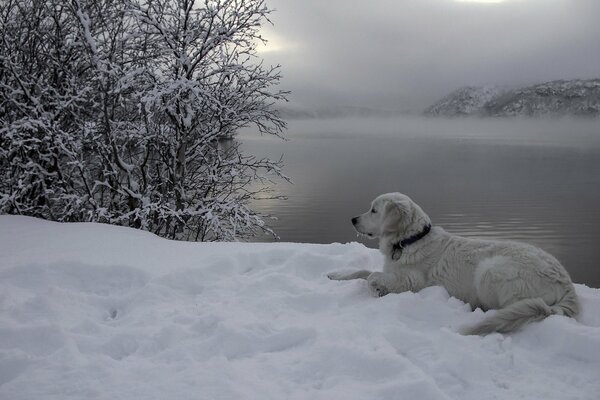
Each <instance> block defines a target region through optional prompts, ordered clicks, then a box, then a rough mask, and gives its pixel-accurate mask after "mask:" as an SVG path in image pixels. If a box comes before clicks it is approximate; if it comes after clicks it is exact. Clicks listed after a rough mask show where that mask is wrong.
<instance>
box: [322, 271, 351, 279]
mask: <svg viewBox="0 0 600 400" xmlns="http://www.w3.org/2000/svg"><path fill="white" fill-rule="evenodd" d="M346 275H347V273H344V272H337V271H334V272H330V273H328V274H327V277H328V278H329V279H331V280H332V281H343V280H345V278H346Z"/></svg>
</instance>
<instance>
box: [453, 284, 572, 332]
mask: <svg viewBox="0 0 600 400" xmlns="http://www.w3.org/2000/svg"><path fill="white" fill-rule="evenodd" d="M578 313H579V300H578V299H577V294H576V293H575V288H574V287H573V286H571V287H570V288H569V290H568V291H567V293H566V294H565V295H564V296H563V298H562V299H561V300H560V301H559V302H558V303H556V304H554V305H552V306H549V305H548V304H546V302H544V300H542V299H541V298H533V299H523V300H519V301H516V302H514V303H512V304H510V305H508V306H506V307H504V308H502V309H500V310H498V311H497V312H496V313H495V314H494V315H493V316H491V317H489V318H486V319H484V320H483V321H482V322H480V323H479V324H477V325H475V326H471V327H466V328H463V329H461V330H460V333H462V334H463V335H487V334H488V333H492V332H502V333H506V332H512V331H514V330H517V329H519V328H520V327H522V326H523V325H525V324H527V323H529V322H534V321H540V320H542V319H544V318H546V317H547V316H549V315H553V314H558V315H566V316H567V317H574V316H576V315H577V314H578Z"/></svg>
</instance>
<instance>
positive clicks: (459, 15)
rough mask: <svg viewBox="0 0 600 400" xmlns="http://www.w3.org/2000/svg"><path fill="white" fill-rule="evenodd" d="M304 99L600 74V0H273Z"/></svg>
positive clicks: (289, 83)
mask: <svg viewBox="0 0 600 400" xmlns="http://www.w3.org/2000/svg"><path fill="white" fill-rule="evenodd" d="M270 6H271V7H273V8H275V9H276V12H275V13H274V15H273V18H272V19H273V22H274V23H275V26H274V27H266V28H265V32H264V34H265V37H266V38H267V39H269V38H270V37H271V38H272V39H273V43H272V47H271V48H269V46H267V47H266V48H265V49H263V50H271V51H263V52H261V56H263V57H264V58H265V59H266V61H267V62H269V63H273V64H276V63H278V64H281V65H282V66H283V73H284V75H285V77H284V81H283V84H284V86H285V87H286V88H289V89H291V90H292V91H293V95H292V100H293V102H294V103H296V104H302V105H306V106H310V105H340V104H343V105H358V106H370V107H385V108H388V109H414V110H417V109H421V108H423V107H425V106H426V105H427V104H429V103H431V102H432V101H434V100H436V99H437V98H438V97H440V96H442V95H444V94H446V93H447V92H448V91H450V90H453V89H455V88H457V87H460V86H464V85H480V84H501V85H513V84H514V85H517V84H527V83H535V82H541V81H545V80H552V79H561V78H577V77H581V78H588V77H597V76H600V24H598V22H597V17H598V15H600V1H597V0H507V1H504V2H500V3H492V4H484V3H474V2H459V1H456V0H419V1H415V0H412V1H409V0H371V1H368V2H367V1H364V0H363V1H358V0H328V1H322V0H302V1H298V0H272V1H271V2H270Z"/></svg>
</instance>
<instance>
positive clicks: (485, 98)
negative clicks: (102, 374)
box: [425, 79, 600, 117]
mask: <svg viewBox="0 0 600 400" xmlns="http://www.w3.org/2000/svg"><path fill="white" fill-rule="evenodd" d="M425 114H426V115H437V116H453V117H454V116H466V115H475V116H484V117H486V116H491V117H507V116H530V117H535V116H544V115H551V116H567V115H570V116H599V115H600V79H587V80H582V79H576V80H558V81H552V82H545V83H539V84H536V85H532V86H527V87H523V88H517V89H507V88H505V89H503V88H498V87H493V86H485V87H465V88H461V89H458V90H456V91H454V92H452V93H450V94H449V95H448V96H446V97H444V98H443V99H441V100H440V101H438V102H437V103H435V104H433V105H432V106H430V107H429V108H427V109H426V110H425Z"/></svg>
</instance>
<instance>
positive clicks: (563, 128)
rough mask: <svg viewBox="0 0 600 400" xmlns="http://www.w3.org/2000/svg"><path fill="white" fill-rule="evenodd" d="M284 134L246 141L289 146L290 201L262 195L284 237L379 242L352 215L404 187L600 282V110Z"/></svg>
mask: <svg viewBox="0 0 600 400" xmlns="http://www.w3.org/2000/svg"><path fill="white" fill-rule="evenodd" d="M285 137H286V138H287V139H289V140H288V141H283V140H281V139H279V138H276V137H271V136H260V135H257V134H253V133H252V132H244V133H242V134H241V135H240V136H239V137H238V139H236V140H240V141H241V143H242V146H243V149H244V151H246V152H247V153H251V154H255V155H257V156H261V157H265V156H266V157H269V158H277V159H278V158H279V157H281V156H283V160H284V173H285V174H286V175H288V176H289V177H290V178H291V179H292V181H293V183H292V184H289V183H286V182H280V183H279V184H278V185H277V186H276V193H277V194H279V195H283V196H286V197H287V200H285V201H280V200H278V201H273V200H264V201H259V202H256V203H255V204H253V207H254V209H255V210H257V211H259V212H261V213H266V214H270V215H272V216H275V217H277V220H275V221H269V224H270V226H271V227H272V228H273V229H274V230H275V232H276V233H277V234H278V235H279V237H280V239H279V240H281V241H285V242H302V243H304V242H309V243H332V242H340V243H345V242H349V241H359V242H362V243H364V244H365V245H366V246H368V247H373V248H376V247H377V242H376V241H371V240H368V239H360V238H357V237H356V233H355V232H354V230H353V228H352V225H351V223H350V218H351V217H353V216H355V215H358V214H360V213H363V212H365V211H367V209H368V208H369V204H370V201H371V200H372V199H373V198H374V197H376V196H377V195H379V194H381V193H386V192H394V191H398V192H402V193H404V194H407V195H408V196H410V197H411V198H412V199H413V200H414V201H416V202H417V203H418V204H419V205H420V206H421V207H422V208H423V209H424V210H425V212H427V213H428V214H429V216H430V217H431V219H432V222H433V224H434V225H439V226H442V227H443V228H444V229H446V230H447V231H449V232H452V233H455V234H459V235H463V236H469V237H482V238H498V239H512V240H520V241H524V242H528V243H531V244H533V245H536V246H539V247H541V248H543V249H545V250H546V251H548V252H550V253H551V254H553V255H554V256H555V257H557V258H558V259H559V260H560V261H561V262H562V263H563V265H564V266H565V267H566V268H567V270H568V271H569V272H570V274H571V277H572V278H573V280H574V281H575V282H578V283H585V284H587V285H589V286H593V287H600V120H569V119H556V120H553V119H548V120H495V119H485V120H484V119H453V120H446V119H426V118H420V117H402V118H383V119H376V118H364V119H358V118H357V119H352V118H349V119H328V120H305V121H291V122H290V123H289V128H288V131H287V132H286V134H285ZM255 240H257V241H267V240H274V239H272V238H269V237H266V236H261V237H258V238H256V239H255ZM366 267H370V266H366Z"/></svg>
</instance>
